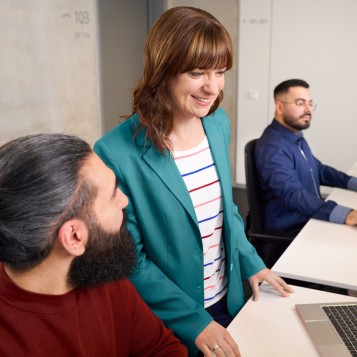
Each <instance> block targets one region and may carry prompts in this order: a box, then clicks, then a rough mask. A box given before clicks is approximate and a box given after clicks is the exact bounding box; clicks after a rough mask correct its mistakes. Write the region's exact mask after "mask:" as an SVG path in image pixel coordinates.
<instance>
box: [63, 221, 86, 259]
mask: <svg viewBox="0 0 357 357" xmlns="http://www.w3.org/2000/svg"><path fill="white" fill-rule="evenodd" d="M57 238H58V240H59V242H60V243H61V244H62V246H63V248H64V249H65V250H66V251H67V252H68V253H69V254H71V255H73V256H80V255H82V254H83V253H84V251H85V245H86V244H87V241H88V228H87V226H86V224H85V223H84V222H83V221H82V220H80V219H71V220H69V221H67V222H65V223H63V224H62V226H61V228H60V229H59V231H58V236H57Z"/></svg>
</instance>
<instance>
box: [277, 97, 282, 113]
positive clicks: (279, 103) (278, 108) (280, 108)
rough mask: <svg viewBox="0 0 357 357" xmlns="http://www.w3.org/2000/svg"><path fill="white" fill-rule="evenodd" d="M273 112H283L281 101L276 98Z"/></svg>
mask: <svg viewBox="0 0 357 357" xmlns="http://www.w3.org/2000/svg"><path fill="white" fill-rule="evenodd" d="M275 112H276V113H278V114H279V115H282V114H283V103H282V102H281V101H280V100H278V99H277V100H276V101H275Z"/></svg>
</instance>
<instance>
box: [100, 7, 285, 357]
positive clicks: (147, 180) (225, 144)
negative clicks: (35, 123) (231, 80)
mask: <svg viewBox="0 0 357 357" xmlns="http://www.w3.org/2000/svg"><path fill="white" fill-rule="evenodd" d="M207 21H208V22H209V23H210V26H211V27H213V28H214V29H215V30H217V29H218V32H219V33H220V34H222V33H223V35H224V39H225V42H224V43H223V48H224V49H223V50H222V51H221V52H220V55H216V54H215V55H211V57H212V58H211V60H210V62H209V63H208V64H207V63H206V62H205V61H203V62H202V59H201V60H199V61H201V62H199V63H196V62H195V61H197V59H194V58H195V57H194V56H193V55H192V61H193V63H194V64H191V69H194V68H205V69H204V70H202V71H201V69H200V71H199V72H198V74H197V73H196V72H195V71H191V72H190V69H189V71H188V72H187V71H186V70H184V71H183V70H181V69H179V67H178V69H176V70H172V69H171V70H170V69H169V68H170V66H171V68H173V67H175V66H176V67H177V66H180V65H181V64H182V61H181V62H180V61H178V60H177V58H175V55H174V53H177V54H178V55H180V54H182V52H184V51H185V49H184V47H185V46H186V44H187V43H190V39H189V36H191V37H192V36H202V35H199V34H196V33H195V31H193V30H192V26H194V25H197V24H199V25H202V23H207ZM190 28H191V30H190ZM186 31H187V32H186ZM178 34H179V35H178ZM175 36H176V37H175ZM177 36H182V37H183V38H182V39H181V41H180V40H179V39H178V38H177ZM170 41H171V42H170ZM192 41H193V40H192ZM212 41H213V42H215V41H216V42H217V41H219V42H220V43H219V46H220V47H221V48H222V36H217V37H213V38H209V37H207V35H206V38H205V39H204V41H201V42H200V43H201V46H203V48H205V46H208V48H212V46H211V47H209V46H210V42H212ZM169 43H171V44H172V43H173V44H175V46H169V45H168V44H169ZM180 44H182V46H180ZM165 46H166V47H165ZM160 51H161V52H164V53H166V54H168V53H170V54H171V55H172V56H173V57H172V58H169V57H168V56H165V61H164V62H163V61H161V62H160V60H159V58H160V56H159V55H158V54H160V53H161V52H160ZM186 51H187V49H186ZM202 53H206V54H207V51H203V52H202ZM222 53H223V54H222ZM155 56H156V57H155ZM217 56H218V59H217ZM189 57H190V55H189V54H188V53H185V56H184V57H183V58H186V59H187V58H189ZM144 58H145V61H144V64H145V68H144V74H145V75H144V79H143V80H142V82H141V84H139V86H138V87H137V89H136V91H135V92H134V105H133V111H134V114H133V115H132V116H131V117H130V118H129V119H128V120H126V121H124V122H123V123H122V124H120V125H118V126H117V127H116V128H114V129H113V130H112V131H110V132H109V133H107V134H106V135H105V136H104V137H103V138H101V139H100V140H99V141H98V142H97V143H96V144H95V146H94V150H95V152H96V153H97V154H98V155H99V156H100V157H101V158H102V159H103V161H104V162H105V163H106V165H107V166H109V167H110V168H111V169H112V170H113V171H114V173H115V175H116V176H117V178H118V182H119V186H120V189H121V190H122V191H123V192H124V193H125V194H126V195H127V197H128V200H129V205H128V206H127V208H126V212H127V227H128V230H129V231H130V233H131V234H132V236H133V238H134V240H135V243H136V246H137V251H138V258H139V264H138V268H137V270H136V272H135V273H134V275H133V276H132V279H131V280H132V282H133V283H134V285H135V287H136V289H137V290H138V292H139V294H140V295H141V296H142V297H143V299H144V301H145V302H146V303H147V304H148V305H149V306H150V307H151V309H152V310H153V311H154V312H155V313H156V314H157V315H158V316H159V317H160V319H162V320H163V321H164V323H165V325H166V326H168V327H169V328H171V329H172V330H173V331H174V333H175V334H176V335H177V336H178V337H179V338H180V339H181V340H182V342H183V343H184V344H185V345H186V346H187V347H188V348H189V351H190V355H192V356H194V355H197V353H198V349H197V347H198V348H199V349H200V350H201V351H202V352H203V353H205V354H206V355H209V353H210V351H215V350H216V349H218V348H221V349H222V350H223V351H224V352H225V353H227V354H228V352H229V351H232V350H233V351H234V355H235V356H239V351H238V347H237V345H236V343H235V342H234V341H233V339H232V338H231V336H230V335H229V333H228V332H227V331H226V330H225V329H223V327H222V326H220V325H218V324H216V323H215V322H214V323H212V320H213V317H212V316H211V315H210V314H209V313H208V312H207V311H206V310H205V308H204V285H203V284H204V282H203V280H204V276H203V264H204V263H203V260H204V258H203V251H202V238H201V234H200V230H199V225H198V222H197V218H196V212H195V208H194V206H193V203H192V200H191V197H190V194H189V192H188V189H187V187H186V185H185V183H184V181H183V179H182V177H181V174H180V171H179V169H178V167H177V166H176V164H175V162H174V160H173V157H172V151H173V150H174V149H175V145H176V142H175V137H174V136H173V135H172V134H173V133H175V131H176V129H177V128H178V127H179V126H180V125H181V124H182V122H184V124H183V125H182V126H180V127H185V128H190V129H191V130H189V131H188V133H189V134H188V135H187V139H196V137H197V140H196V141H199V140H201V139H202V137H204V136H205V137H206V138H207V140H208V143H209V147H210V150H211V154H212V157H213V160H214V162H215V165H216V170H217V174H218V178H219V180H220V185H221V190H222V205H223V211H224V216H223V217H224V218H223V219H224V220H223V234H222V239H224V246H225V256H226V260H225V275H226V279H227V308H228V311H229V313H230V315H231V316H232V317H233V316H235V315H236V314H237V313H238V311H239V310H240V309H241V308H242V306H243V304H244V292H243V285H242V281H243V280H245V279H250V283H251V285H252V288H253V292H254V294H255V295H257V294H258V283H259V282H261V281H262V280H268V281H269V282H271V283H272V285H274V286H275V287H276V288H277V289H278V290H279V291H280V292H281V293H282V294H283V295H286V292H284V291H283V290H284V289H285V290H289V288H288V287H287V285H286V284H285V283H284V282H283V281H282V280H281V279H280V278H278V277H277V276H276V275H275V274H273V273H272V272H270V271H269V270H268V269H266V268H265V265H264V263H263V261H262V260H261V259H260V257H259V256H258V255H257V253H256V251H255V249H254V247H253V246H252V245H251V244H250V243H249V242H248V240H247V239H246V236H245V233H244V226H243V221H242V218H241V216H240V215H239V213H238V209H237V207H236V205H234V203H233V197H232V181H231V172H230V159H229V141H230V129H229V120H228V117H227V115H226V113H225V112H224V111H223V110H222V109H219V108H218V104H219V102H220V101H221V99H222V92H221V88H223V84H224V78H222V76H223V77H224V71H225V70H226V69H229V68H230V67H231V64H232V61H231V59H232V51H231V43H230V39H229V35H228V34H227V32H226V30H225V29H224V28H223V26H222V25H221V24H220V23H219V22H218V21H217V20H216V19H215V18H214V17H212V15H210V14H208V13H206V12H204V11H202V10H198V9H193V8H188V7H178V8H173V9H171V10H168V11H167V12H166V13H164V14H163V15H162V16H161V17H160V19H159V20H158V21H157V23H156V25H155V26H154V27H153V29H152V30H151V33H150V34H149V36H148V40H147V45H146V50H145V57H144ZM201 58H203V57H201ZM204 60H205V59H204ZM159 62H160V63H161V67H162V66H165V69H164V68H160V65H159V64H158V63H159ZM153 63H155V64H156V67H157V68H155V65H154V64H153ZM214 64H215V65H216V67H218V68H215V67H214ZM151 66H152V67H153V68H154V70H152V68H151ZM219 68H223V69H224V70H223V74H222V71H221V70H218V69H219ZM170 71H171V72H173V74H170ZM182 72H183V73H182ZM150 73H151V74H150ZM155 75H159V76H161V79H160V80H159V81H154V80H153V77H155ZM170 78H171V79H172V80H171V81H170ZM168 79H169V80H168ZM206 79H207V81H206ZM222 79H223V80H222ZM200 81H202V84H201V82H200ZM149 83H151V84H149ZM152 83H154V84H152ZM163 83H164V84H165V85H163ZM207 84H208V86H207ZM145 88H149V90H147V91H146V92H145ZM153 88H155V90H153ZM189 90H191V91H192V92H194V95H193V94H190V95H188V96H187V95H184V93H186V92H187V91H189ZM160 91H161V94H160V95H162V96H165V95H166V94H167V97H166V101H167V102H170V100H172V99H173V102H174V103H173V106H174V108H175V109H174V110H173V115H172V116H171V119H172V120H171V121H170V115H168V114H167V111H162V110H161V111H160V109H161V108H162V107H164V106H165V105H164V104H162V101H161V102H160V99H159V98H156V96H157V95H158V94H157V93H158V92H160ZM143 92H145V93H146V94H147V92H150V96H151V97H150V96H149V97H148V96H146V97H145V95H144V94H143ZM190 93H191V92H190ZM198 93H201V94H200V95H199V97H198ZM203 96H205V98H203ZM206 97H207V99H206ZM145 98H146V99H145ZM148 98H149V99H148ZM212 98H213V99H212ZM183 99H184V100H183ZM210 100H211V101H212V105H208V106H207V103H209V101H210ZM213 102H214V103H213ZM142 103H146V104H145V105H146V107H145V105H144V107H145V108H143V107H142V106H141V104H142ZM155 105H156V107H155ZM147 106H151V107H150V109H149V110H148V109H147ZM179 108H181V109H182V110H181V109H180V110H179ZM206 108H207V109H206ZM145 110H146V112H145ZM156 113H159V114H160V115H161V117H163V116H164V114H163V113H166V116H165V120H166V119H167V120H166V121H163V123H164V124H163V127H164V126H165V125H166V123H168V124H167V127H168V128H169V129H168V130H166V133H167V135H166V134H165V131H164V130H162V131H163V137H164V138H166V139H167V138H168V141H166V142H169V143H170V144H169V145H165V140H161V141H160V137H158V136H155V131H154V130H152V128H153V127H154V125H156V124H150V123H149V119H152V120H153V122H155V120H154V119H155V115H156ZM179 113H180V114H179ZM182 113H184V115H182ZM187 113H188V114H187ZM192 113H193V115H192V118H191V117H190V115H191V114H192ZM202 113H205V115H202V116H200V115H198V114H202ZM207 114H208V115H207ZM153 118H154V119H153ZM179 118H180V122H179ZM156 119H158V118H157V117H156ZM159 119H160V117H159ZM183 119H185V120H183ZM186 119H187V121H186ZM156 123H157V121H156ZM170 123H171V124H170ZM192 125H194V127H193V126H192ZM190 126H191V127H190ZM157 131H159V130H157ZM157 131H156V132H157ZM198 136H200V137H198ZM161 138H162V137H161ZM184 139H186V136H185V137H184ZM194 141H195V140H194ZM257 323H259V322H257ZM208 326H209V328H208ZM218 326H219V327H218ZM217 352H218V351H217ZM230 353H232V352H230Z"/></svg>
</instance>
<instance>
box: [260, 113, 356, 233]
mask: <svg viewBox="0 0 357 357" xmlns="http://www.w3.org/2000/svg"><path fill="white" fill-rule="evenodd" d="M255 159H256V166H257V170H258V177H259V183H260V189H261V195H262V198H263V202H264V225H265V229H267V230H270V231H278V232H287V231H294V229H296V228H298V227H302V225H303V224H305V223H306V222H307V221H308V220H309V219H310V218H316V219H320V220H325V221H331V222H335V223H344V221H345V218H346V216H347V214H348V213H349V211H350V210H351V209H350V208H347V207H343V206H340V205H337V203H336V202H334V201H324V200H323V199H322V198H321V195H320V185H324V186H331V187H339V188H349V189H353V190H355V191H357V178H354V177H351V176H348V175H346V174H344V173H343V172H340V171H338V170H335V169H334V168H332V167H330V166H327V165H323V164H322V163H321V162H320V161H319V160H318V159H317V158H315V157H314V156H313V154H312V152H311V150H310V148H309V145H308V144H307V142H306V140H305V139H304V137H303V134H302V132H299V133H298V134H294V133H293V132H292V131H291V130H289V129H288V128H286V127H285V126H283V125H282V124H280V123H279V122H278V121H277V120H275V119H274V120H273V121H272V123H271V124H270V125H269V126H268V127H267V128H266V129H265V130H264V132H263V134H262V136H261V137H260V138H259V140H258V141H257V146H256V151H255Z"/></svg>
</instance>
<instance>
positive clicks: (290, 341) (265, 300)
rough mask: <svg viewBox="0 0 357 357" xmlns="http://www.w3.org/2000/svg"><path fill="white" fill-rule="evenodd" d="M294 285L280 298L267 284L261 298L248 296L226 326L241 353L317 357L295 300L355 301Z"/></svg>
mask: <svg viewBox="0 0 357 357" xmlns="http://www.w3.org/2000/svg"><path fill="white" fill-rule="evenodd" d="M293 288H294V290H295V292H294V293H293V294H290V296H289V297H288V298H283V297H281V296H280V295H279V294H278V293H277V292H275V291H274V289H273V288H272V287H271V286H270V285H261V287H260V290H261V296H260V299H259V300H258V301H252V300H251V299H250V300H249V301H248V302H247V303H246V304H245V306H244V307H243V309H242V310H241V311H240V312H239V314H238V315H237V316H236V317H235V319H234V320H233V321H232V322H231V324H230V325H229V326H228V328H227V329H228V331H229V333H230V334H231V335H232V337H233V338H234V339H235V341H236V342H237V344H238V346H239V350H240V352H241V356H242V357H318V352H317V350H316V349H315V346H314V345H313V344H312V342H311V340H310V337H309V335H308V333H307V332H306V330H305V328H304V326H303V324H302V322H301V320H300V318H299V316H298V314H297V311H296V309H295V304H301V303H320V302H322V303H327V302H342V301H357V298H353V297H351V296H346V295H339V294H333V293H328V292H324V291H320V290H314V289H307V288H302V287H299V286H293Z"/></svg>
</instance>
